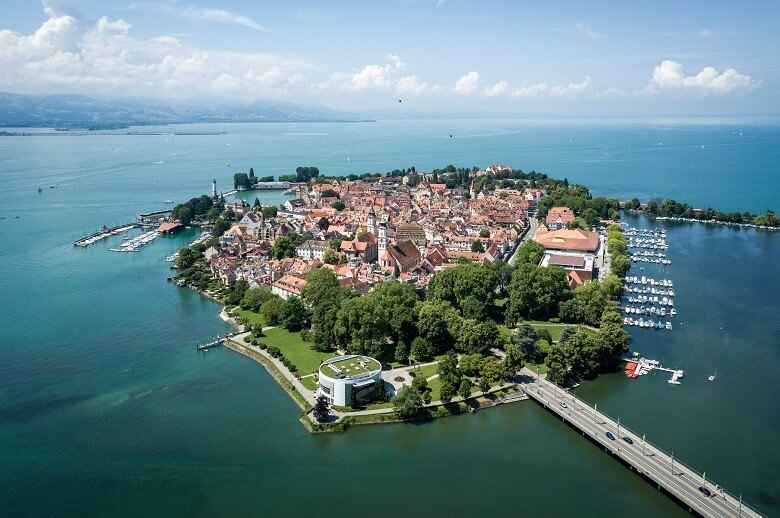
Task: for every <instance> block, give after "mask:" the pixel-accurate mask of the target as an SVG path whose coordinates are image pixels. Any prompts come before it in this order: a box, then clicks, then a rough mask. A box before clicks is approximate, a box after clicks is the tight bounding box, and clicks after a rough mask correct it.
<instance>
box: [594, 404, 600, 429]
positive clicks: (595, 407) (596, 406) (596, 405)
mask: <svg viewBox="0 0 780 518" xmlns="http://www.w3.org/2000/svg"><path fill="white" fill-rule="evenodd" d="M598 407H599V404H598V403H593V424H596V409H597V408H598Z"/></svg>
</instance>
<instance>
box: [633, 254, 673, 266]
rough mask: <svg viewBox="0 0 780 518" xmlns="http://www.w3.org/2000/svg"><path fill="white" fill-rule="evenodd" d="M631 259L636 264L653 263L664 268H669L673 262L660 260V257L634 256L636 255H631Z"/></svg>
mask: <svg viewBox="0 0 780 518" xmlns="http://www.w3.org/2000/svg"><path fill="white" fill-rule="evenodd" d="M629 257H630V258H631V260H632V261H633V262H635V263H653V264H662V265H664V266H669V265H670V264H672V261H670V260H669V259H659V258H658V257H647V256H642V255H634V254H631V255H630V256H629Z"/></svg>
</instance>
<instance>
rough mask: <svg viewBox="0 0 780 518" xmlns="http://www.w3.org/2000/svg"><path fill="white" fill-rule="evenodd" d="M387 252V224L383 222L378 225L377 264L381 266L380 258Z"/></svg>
mask: <svg viewBox="0 0 780 518" xmlns="http://www.w3.org/2000/svg"><path fill="white" fill-rule="evenodd" d="M386 250H387V223H385V222H384V221H383V222H382V223H380V224H379V250H378V252H377V253H378V254H379V264H382V256H383V255H385V251H386Z"/></svg>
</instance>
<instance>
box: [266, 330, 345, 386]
mask: <svg viewBox="0 0 780 518" xmlns="http://www.w3.org/2000/svg"><path fill="white" fill-rule="evenodd" d="M260 340H261V341H263V342H265V343H266V344H267V345H273V346H276V347H278V348H279V350H280V351H282V354H284V356H285V358H287V359H289V360H290V361H291V362H293V363H294V364H295V366H296V367H298V372H300V373H301V376H305V375H306V374H311V373H312V372H317V369H318V368H319V366H320V364H321V363H322V362H323V361H324V360H327V359H328V358H332V357H333V356H335V354H333V353H320V352H317V351H315V350H313V349H312V348H311V344H310V343H308V342H304V341H303V339H301V334H300V333H291V332H289V331H287V330H286V329H282V328H281V327H275V328H274V329H269V330H268V331H266V332H265V337H264V338H260Z"/></svg>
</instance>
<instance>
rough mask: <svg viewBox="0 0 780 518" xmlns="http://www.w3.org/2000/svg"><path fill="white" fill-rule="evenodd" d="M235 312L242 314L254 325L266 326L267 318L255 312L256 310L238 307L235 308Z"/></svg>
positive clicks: (242, 316) (241, 315)
mask: <svg viewBox="0 0 780 518" xmlns="http://www.w3.org/2000/svg"><path fill="white" fill-rule="evenodd" d="M233 313H235V314H236V315H238V316H240V317H241V318H244V319H245V320H246V321H247V322H249V323H250V324H252V326H260V327H263V326H265V320H264V319H263V317H262V316H261V315H260V313H255V312H254V311H250V310H248V309H241V308H237V309H235V310H233Z"/></svg>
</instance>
